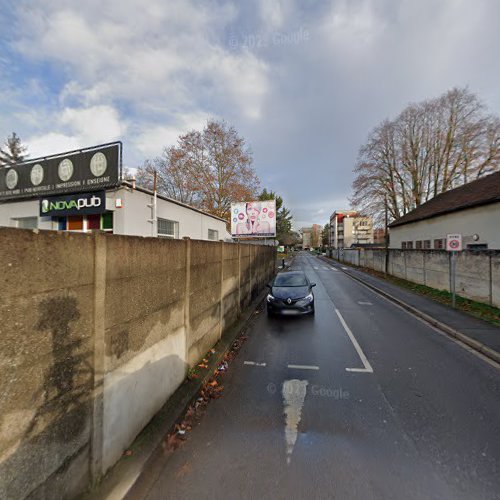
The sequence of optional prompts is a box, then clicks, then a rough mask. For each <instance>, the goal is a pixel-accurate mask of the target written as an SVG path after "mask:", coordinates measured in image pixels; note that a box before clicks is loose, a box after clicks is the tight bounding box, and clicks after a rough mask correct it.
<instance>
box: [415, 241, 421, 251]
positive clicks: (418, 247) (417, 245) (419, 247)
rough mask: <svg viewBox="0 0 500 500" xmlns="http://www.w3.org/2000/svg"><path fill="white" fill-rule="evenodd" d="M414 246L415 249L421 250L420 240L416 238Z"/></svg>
mask: <svg viewBox="0 0 500 500" xmlns="http://www.w3.org/2000/svg"><path fill="white" fill-rule="evenodd" d="M415 248H416V249H417V250H422V240H418V241H417V242H416V243H415Z"/></svg>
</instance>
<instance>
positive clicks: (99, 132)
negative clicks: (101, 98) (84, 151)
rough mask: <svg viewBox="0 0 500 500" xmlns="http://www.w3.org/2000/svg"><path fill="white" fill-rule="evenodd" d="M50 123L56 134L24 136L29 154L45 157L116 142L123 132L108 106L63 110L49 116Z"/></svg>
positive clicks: (117, 115)
mask: <svg viewBox="0 0 500 500" xmlns="http://www.w3.org/2000/svg"><path fill="white" fill-rule="evenodd" d="M52 123H53V127H54V128H58V129H60V132H48V133H45V134H41V135H34V136H32V137H28V139H27V140H26V143H27V144H29V153H30V155H32V156H45V155H50V154H57V153H59V152H64V151H69V150H72V149H78V148H84V147H90V146H94V145H97V144H104V143H106V142H112V141H115V140H119V139H120V138H121V137H122V136H123V135H124V133H125V131H126V125H125V123H124V122H123V120H122V119H121V118H120V116H119V114H118V112H117V111H116V110H115V109H114V108H112V107H111V106H94V107H91V108H81V109H77V108H65V109H64V110H63V111H62V112H61V113H60V115H59V114H55V115H54V116H53V117H52ZM64 131H65V132H64Z"/></svg>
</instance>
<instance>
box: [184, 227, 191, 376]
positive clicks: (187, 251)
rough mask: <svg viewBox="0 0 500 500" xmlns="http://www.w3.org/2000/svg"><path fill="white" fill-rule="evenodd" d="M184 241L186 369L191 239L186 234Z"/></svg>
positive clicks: (187, 358)
mask: <svg viewBox="0 0 500 500" xmlns="http://www.w3.org/2000/svg"><path fill="white" fill-rule="evenodd" d="M184 241H185V242H186V248H185V256H184V257H185V266H186V269H185V273H186V274H185V281H186V283H185V286H184V338H185V354H184V356H185V357H184V359H185V361H186V370H187V369H188V360H189V338H190V332H191V324H190V320H189V308H190V302H191V239H190V238H189V237H187V236H185V237H184Z"/></svg>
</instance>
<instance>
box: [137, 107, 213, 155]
mask: <svg viewBox="0 0 500 500" xmlns="http://www.w3.org/2000/svg"><path fill="white" fill-rule="evenodd" d="M209 118H214V117H213V116H210V115H208V114H204V113H196V114H192V115H186V114H184V115H180V116H177V117H176V118H175V119H174V123H173V124H172V125H169V126H164V125H156V126H152V127H150V128H147V129H145V130H144V131H142V132H141V133H140V134H139V135H138V137H137V139H135V141H134V142H135V145H136V147H137V149H138V150H139V151H140V152H141V153H142V154H143V155H144V157H145V158H152V157H155V156H159V155H160V154H161V153H162V151H163V149H164V148H165V147H168V146H173V145H175V143H176V142H177V139H178V137H179V136H180V135H181V134H185V133H186V132H189V131H190V130H201V129H202V128H203V127H204V126H205V125H206V123H207V120H208V119H209Z"/></svg>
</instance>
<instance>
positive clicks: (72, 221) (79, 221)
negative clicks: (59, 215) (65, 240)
mask: <svg viewBox="0 0 500 500" xmlns="http://www.w3.org/2000/svg"><path fill="white" fill-rule="evenodd" d="M68 231H83V216H80V215H71V216H68Z"/></svg>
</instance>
